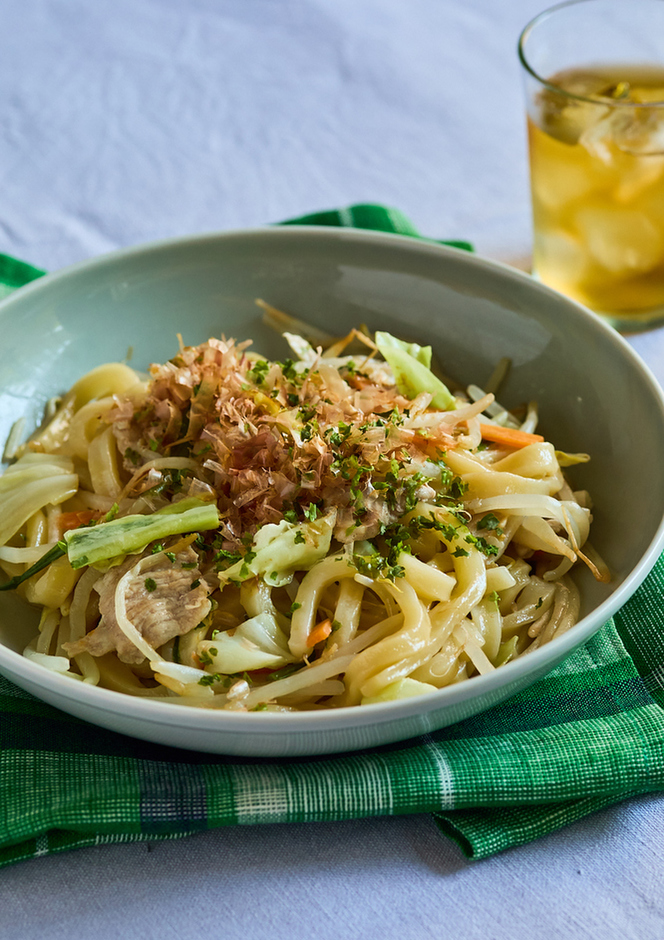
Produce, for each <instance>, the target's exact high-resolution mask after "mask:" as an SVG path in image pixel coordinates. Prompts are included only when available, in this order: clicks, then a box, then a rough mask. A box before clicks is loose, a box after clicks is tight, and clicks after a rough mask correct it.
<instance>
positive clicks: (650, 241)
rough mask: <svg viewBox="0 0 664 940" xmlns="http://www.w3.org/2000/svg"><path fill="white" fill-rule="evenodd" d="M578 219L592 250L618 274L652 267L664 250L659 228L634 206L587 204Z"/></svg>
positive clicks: (606, 265) (592, 253)
mask: <svg viewBox="0 0 664 940" xmlns="http://www.w3.org/2000/svg"><path fill="white" fill-rule="evenodd" d="M575 221H576V226H577V231H578V233H579V237H580V238H581V240H582V241H583V243H584V244H585V245H586V246H587V248H588V251H589V252H590V254H591V255H592V256H593V258H594V259H595V260H596V261H597V262H598V263H599V264H601V265H602V267H603V268H605V269H606V270H607V271H611V272H612V273H614V274H630V273H637V272H643V271H649V270H650V269H651V268H653V267H655V265H656V264H657V263H658V262H659V261H660V259H661V257H662V254H664V239H663V238H662V235H661V233H660V231H659V229H658V228H657V227H656V226H655V225H654V224H653V222H651V220H650V219H649V218H648V217H647V216H646V215H645V214H644V213H642V212H637V211H636V210H634V209H616V208H605V207H601V206H586V207H584V208H582V209H579V210H578V211H577V212H576V213H575Z"/></svg>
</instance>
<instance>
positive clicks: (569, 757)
mask: <svg viewBox="0 0 664 940" xmlns="http://www.w3.org/2000/svg"><path fill="white" fill-rule="evenodd" d="M293 223H299V224H317V225H342V226H356V227H360V228H371V229H377V230H381V231H386V232H398V233H400V234H407V235H411V236H413V237H419V236H418V233H417V232H416V231H415V230H414V229H413V227H412V225H411V224H410V222H409V221H408V220H407V219H406V218H405V217H404V216H403V215H402V214H401V213H399V212H397V211H396V210H394V209H386V208H384V207H381V206H353V207H351V208H349V209H344V210H340V211H331V212H323V213H320V214H317V215H311V216H306V217H305V218H301V219H296V220H292V222H290V223H286V224H293ZM447 244H449V243H447ZM454 244H456V246H457V247H459V248H470V246H469V245H468V244H467V243H465V242H456V243H454ZM42 273H43V272H41V271H38V270H36V269H34V268H31V267H29V266H28V265H25V264H23V263H22V262H17V261H15V260H14V259H11V258H8V257H6V256H0V281H4V283H5V284H6V285H7V286H8V287H9V288H15V287H18V286H19V285H20V283H26V282H27V281H29V280H33V279H34V278H35V277H38V276H39V275H40V274H42ZM663 599H664V556H663V558H661V559H660V560H659V562H658V564H657V565H656V567H655V569H654V570H653V571H652V573H651V574H650V576H649V577H648V578H647V580H646V581H645V582H644V584H643V585H642V586H641V587H640V589H639V590H638V591H637V593H636V594H635V595H634V597H633V598H632V600H631V601H629V603H628V604H626V605H625V607H624V608H623V609H622V610H621V611H620V612H619V613H618V614H617V615H616V616H615V618H614V619H613V620H611V621H610V622H609V623H607V624H606V625H605V626H604V627H603V628H602V629H601V630H600V631H599V632H598V633H597V634H596V635H595V637H594V638H593V639H592V640H591V641H590V642H589V643H588V644H587V645H586V646H585V647H584V648H582V649H580V650H578V651H577V652H576V653H574V654H573V655H571V656H570V657H569V658H568V659H567V660H566V661H565V662H564V663H563V664H562V665H560V666H559V667H558V668H557V669H556V670H554V671H553V672H552V673H550V674H549V675H548V676H547V677H546V678H544V679H542V680H541V681H539V682H538V683H537V684H536V685H534V686H532V687H531V688H530V689H528V690H526V691H525V692H522V693H521V694H519V695H517V696H516V697H514V698H512V699H510V700H509V701H507V702H504V703H503V704H501V705H499V706H497V707H495V708H493V709H491V710H490V711H488V712H485V713H484V714H482V715H478V716H476V717H475V718H472V719H469V720H468V721H464V722H461V723H459V724H457V725H454V726H452V727H450V728H445V729H443V730H442V731H439V732H437V733H435V734H431V735H426V736H425V737H422V738H417V739H415V740H411V741H408V742H405V743H402V744H401V745H395V746H391V747H384V748H378V749H376V750H373V751H365V752H360V753H355V754H351V755H347V756H341V757H339V756H332V757H323V758H315V759H295V760H293V759H291V760H248V759H236V758H225V757H211V756H210V755H206V754H194V753H191V752H186V751H181V750H175V749H170V748H166V747H161V746H158V745H153V744H146V743H144V742H141V741H135V740H133V739H131V738H126V737H123V736H121V735H118V734H114V733H112V732H109V731H104V730H101V729H99V728H96V727H93V726H92V725H89V724H87V723H85V722H83V721H80V720H78V719H76V718H72V717H70V716H69V715H66V714H64V713H63V712H60V711H58V710H56V709H55V708H52V707H50V706H48V705H44V704H42V703H41V702H39V701H37V700H36V699H35V698H33V697H32V696H30V695H28V694H27V693H25V692H23V691H21V690H20V689H17V688H15V687H14V686H12V685H11V684H10V683H9V682H7V681H5V680H2V679H0V715H1V720H0V865H2V864H9V863H10V862H13V861H18V860H19V859H26V858H32V857H37V856H41V855H46V854H49V853H51V852H59V851H62V850H64V849H70V848H75V847H81V846H90V845H100V844H104V843H118V842H136V841H142V840H155V839H172V838H177V837H179V836H185V835H188V834H191V833H195V832H201V831H203V830H205V829H211V828H213V827H215V826H224V825H230V824H251V823H268V822H302V821H315V820H333V819H352V818H357V817H361V816H381V815H393V814H398V813H399V814H401V813H423V812H427V813H433V814H434V815H435V819H436V821H437V823H438V825H439V826H440V828H441V830H442V832H444V833H445V834H446V835H448V836H450V837H451V838H452V839H454V840H455V841H456V842H457V843H458V844H459V845H460V846H461V848H462V850H463V851H464V852H465V853H466V855H467V856H469V857H472V858H483V857H486V856H488V855H491V854H493V853H495V852H498V851H500V850H501V849H505V848H508V847H510V846H515V845H519V844H522V843H524V842H528V841H530V840H531V839H534V838H537V837H538V836H541V835H544V834H546V833H548V832H551V831H553V830H554V829H557V828H558V827H560V826H563V825H565V824H566V823H570V822H572V821H573V820H576V819H579V818H580V817H582V816H584V815H586V814H587V813H590V812H593V811H594V810H597V809H600V808H602V807H604V806H608V805H609V804H611V803H615V802H617V801H619V800H623V799H625V798H626V797H629V796H633V795H635V794H639V793H646V792H649V791H655V790H659V789H662V788H664V751H663V745H664V713H663V711H662V709H663V708H664V637H663V636H662V634H661V631H660V626H661V621H662V612H663V609H664V600H663Z"/></svg>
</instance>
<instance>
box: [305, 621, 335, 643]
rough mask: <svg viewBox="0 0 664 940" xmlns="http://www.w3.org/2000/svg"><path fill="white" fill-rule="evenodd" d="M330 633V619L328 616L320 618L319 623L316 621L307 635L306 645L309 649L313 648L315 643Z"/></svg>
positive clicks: (324, 638)
mask: <svg viewBox="0 0 664 940" xmlns="http://www.w3.org/2000/svg"><path fill="white" fill-rule="evenodd" d="M330 633H332V621H331V620H330V618H329V617H328V619H327V620H321V621H320V623H317V624H316V626H315V627H314V628H313V630H312V631H311V633H310V634H309V636H308V637H307V646H308V647H309V649H313V648H314V646H316V644H317V643H320V642H321V641H322V640H326V639H327V638H328V636H329V635H330Z"/></svg>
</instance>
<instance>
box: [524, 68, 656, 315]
mask: <svg viewBox="0 0 664 940" xmlns="http://www.w3.org/2000/svg"><path fill="white" fill-rule="evenodd" d="M558 89H560V90H558ZM657 102H660V103H661V104H660V105H659V106H658V105H657V104H655V103H657ZM529 112H530V113H529V117H528V131H529V144H530V161H531V183H532V198H533V219H534V257H533V267H534V271H535V273H536V274H537V275H538V276H539V277H540V278H541V280H543V281H544V282H545V283H547V284H549V285H551V286H552V287H555V288H557V289H558V290H560V291H562V292H564V293H566V294H568V295H569V296H571V297H574V298H575V299H577V300H579V301H581V302H582V303H584V304H586V305H587V306H589V307H591V308H592V309H594V310H597V311H602V312H605V313H609V314H617V315H618V316H621V317H623V318H625V317H630V316H634V317H635V318H638V316H639V314H640V313H641V312H642V311H644V310H651V309H652V308H654V307H659V306H662V307H664V67H662V68H649V69H645V68H638V67H636V66H634V67H630V68H627V67H621V68H619V69H611V68H608V67H606V68H596V69H592V70H589V69H583V70H581V69H579V70H568V71H566V72H562V73H559V74H557V75H554V76H552V77H550V78H549V79H548V82H547V84H546V85H544V86H543V87H542V88H541V89H540V91H539V93H538V94H537V95H536V96H535V97H534V98H533V100H532V101H531V105H530V108H529Z"/></svg>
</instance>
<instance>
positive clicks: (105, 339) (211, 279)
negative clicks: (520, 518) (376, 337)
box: [0, 227, 664, 757]
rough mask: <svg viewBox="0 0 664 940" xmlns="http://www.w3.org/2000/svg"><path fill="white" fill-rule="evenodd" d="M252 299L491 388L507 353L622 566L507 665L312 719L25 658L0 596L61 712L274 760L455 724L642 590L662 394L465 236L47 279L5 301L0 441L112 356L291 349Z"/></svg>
mask: <svg viewBox="0 0 664 940" xmlns="http://www.w3.org/2000/svg"><path fill="white" fill-rule="evenodd" d="M256 298H263V299H264V300H266V301H268V302H269V303H271V304H273V305H274V306H276V307H279V308H281V309H283V310H287V311H289V312H290V313H292V314H294V315H296V316H299V317H300V318H302V319H304V320H307V321H309V322H311V323H314V324H317V325H319V326H321V327H324V328H326V329H328V330H330V331H332V332H334V333H338V334H343V333H345V332H346V331H347V330H348V329H349V328H351V327H352V326H355V325H357V324H359V323H367V324H368V325H369V327H371V328H374V329H376V328H380V329H384V330H389V331H391V332H393V333H395V334H397V335H401V336H403V337H405V338H408V339H412V340H416V341H419V342H421V343H427V344H428V343H430V344H431V345H432V346H433V347H434V350H435V352H436V354H437V355H438V358H439V359H440V361H441V362H442V364H443V366H444V369H445V371H446V372H447V373H448V374H450V375H452V376H454V377H455V378H456V379H458V380H459V381H460V382H465V383H469V382H476V383H477V384H482V382H483V381H485V380H486V379H487V377H488V376H489V375H490V374H491V372H492V370H493V367H494V365H495V364H496V362H497V361H498V360H499V359H500V358H501V357H503V356H508V357H509V358H510V359H511V360H512V369H511V372H510V375H509V379H508V382H507V385H506V386H505V388H504V390H502V391H501V395H500V398H501V401H502V402H503V403H504V404H506V405H507V406H513V405H515V404H517V403H519V402H522V401H526V400H531V399H536V400H537V401H538V402H539V406H540V415H541V419H540V430H541V431H543V433H544V434H545V435H546V437H547V438H548V439H550V440H552V441H554V442H555V444H556V446H557V447H559V448H560V449H563V450H567V451H580V450H582V451H586V452H588V453H590V454H591V455H592V460H591V462H590V463H589V464H587V465H585V466H582V467H577V468H575V473H574V475H573V483H574V486H575V487H578V488H586V489H588V490H590V492H591V493H592V496H593V500H594V503H595V512H594V515H595V518H594V523H593V532H592V539H593V543H594V544H595V546H596V547H597V549H598V550H599V551H600V553H601V554H602V556H603V557H604V558H605V560H606V561H607V563H608V564H609V566H610V569H611V572H612V581H611V583H610V584H608V585H607V584H599V583H597V582H595V581H594V580H593V578H592V577H591V576H590V575H589V573H588V572H587V571H582V572H580V573H579V576H578V577H579V586H580V589H581V594H582V611H581V613H582V619H581V620H580V622H579V623H578V624H577V625H576V626H575V627H574V628H573V629H572V630H570V631H569V632H568V633H567V634H565V635H564V636H562V637H560V638H559V639H557V640H554V641H553V642H552V643H550V644H548V645H546V646H544V647H542V648H541V649H539V650H537V651H536V652H534V653H532V654H530V655H528V656H526V657H524V658H522V659H519V660H516V661H515V662H513V663H510V664H508V665H506V666H504V667H502V668H501V669H498V670H496V671H495V672H493V673H491V674H489V675H485V676H481V677H476V678H473V679H471V680H469V681H466V682H462V683H460V684H458V685H455V686H451V687H449V688H445V689H442V690H440V691H439V692H437V693H435V694H432V695H428V696H422V697H418V698H415V699H407V700H403V701H398V702H393V703H385V704H380V705H373V706H369V707H359V708H346V709H338V710H332V711H329V712H310V713H306V712H304V713H292V714H290V713H287V714H284V713H276V714H266V713H264V712H263V713H261V712H257V713H249V714H247V713H245V714H241V713H240V714H238V713H229V712H223V711H221V712H209V711H206V710H198V709H195V708H186V707H183V706H181V705H178V704H176V703H173V702H168V701H154V700H149V701H148V700H143V699H137V698H134V697H130V696H125V695H122V694H120V693H116V692H111V691H107V690H104V689H99V688H94V687H91V686H87V685H83V684H82V683H78V682H75V681H73V680H71V679H68V678H67V677H63V676H59V675H57V674H54V673H52V672H49V671H47V670H45V669H43V668H42V667H40V666H38V665H36V664H34V663H32V662H30V661H28V660H27V659H25V658H24V657H22V656H21V655H20V653H21V650H22V649H23V647H24V645H25V644H26V642H27V641H28V639H29V638H30V637H31V636H32V635H33V633H34V630H35V624H36V620H37V617H36V612H35V611H34V610H31V609H30V608H28V607H27V606H26V605H24V604H22V602H20V601H19V600H18V599H17V598H16V597H14V596H10V595H9V594H8V593H5V594H2V595H0V672H2V673H3V674H4V675H5V676H6V677H7V678H8V679H10V680H11V681H12V682H14V683H15V684H16V685H18V686H21V687H22V688H23V689H25V690H27V691H29V692H31V693H33V694H34V695H36V696H38V697H39V698H41V699H43V700H45V701H47V702H49V703H51V704H52V705H55V706H57V707H59V708H61V709H63V710H64V711H67V712H70V713H72V714H74V715H77V716H78V717H80V718H84V719H86V720H87V721H90V722H93V723H95V724H98V725H101V726H103V727H106V728H110V729H113V730H115V731H120V732H123V733H125V734H129V735H132V736H134V737H137V738H142V739H145V740H149V741H154V742H158V743H162V744H167V745H173V746H176V747H181V748H188V749H193V750H200V751H208V752H213V753H222V754H224V753H225V754H233V755H251V756H262V757H276V756H289V755H313V754H321V753H332V752H340V751H351V750H355V749H358V748H365V747H372V746H377V745H384V744H389V743H391V742H394V741H400V740H404V739H406V738H411V737H414V736H417V735H420V734H423V733H425V732H430V731H432V730H435V729H438V728H441V727H443V726H445V725H449V724H452V723H454V722H456V721H459V720H460V719H463V718H467V717H469V716H471V715H473V714H476V713H477V712H480V711H482V710H484V709H486V708H488V707H490V706H492V705H495V704H496V703H498V702H499V701H501V700H503V699H505V698H506V697H508V696H510V695H513V694H514V693H516V692H518V691H519V690H521V689H523V688H525V687H526V686H528V685H530V684H531V683H533V682H534V681H535V680H536V679H538V678H539V677H540V676H542V675H544V674H545V673H547V672H549V671H550V670H551V669H552V668H553V667H554V666H556V665H557V664H558V663H559V662H561V661H562V660H563V659H564V658H565V657H566V656H568V655H569V654H570V653H571V652H572V651H573V650H574V649H575V648H577V647H578V646H580V645H581V644H583V643H585V642H586V641H587V640H588V639H589V638H590V637H591V636H592V634H593V633H594V632H595V631H596V630H597V629H599V627H601V625H602V624H603V623H605V621H606V620H607V619H608V618H609V617H610V616H611V614H612V613H614V612H615V611H616V610H617V609H618V608H619V607H620V606H621V605H622V604H623V603H624V602H625V601H626V600H627V599H628V597H629V596H630V595H631V594H632V593H633V591H634V590H635V589H636V588H637V587H638V585H639V583H640V582H641V581H642V580H643V578H644V577H645V575H646V574H647V572H648V571H649V569H650V568H651V567H652V565H653V564H654V562H655V560H656V558H657V557H658V554H659V552H660V551H661V550H662V547H663V543H664V526H663V522H662V520H663V516H664V487H662V467H663V466H664V403H663V399H662V394H661V392H660V390H659V388H658V386H657V383H656V382H655V380H654V379H653V378H652V377H651V375H650V373H649V372H648V370H647V369H646V368H645V366H644V365H643V364H642V363H641V361H640V360H639V359H638V357H637V356H636V355H635V354H634V353H633V352H632V350H631V348H630V347H629V346H628V344H627V343H626V342H625V341H624V340H623V339H622V338H621V337H620V336H619V335H618V334H617V333H615V332H613V331H612V330H611V329H610V328H609V327H607V326H605V325H604V324H603V323H602V322H600V321H599V320H598V319H597V318H595V317H594V316H593V315H592V314H590V313H589V312H588V311H586V310H585V309H584V308H582V307H580V306H579V305H577V304H575V303H573V302H572V301H570V300H567V299H565V298H564V297H562V296H561V295H559V294H557V293H555V292H554V291H552V290H550V289H548V288H546V287H544V286H542V285H540V284H538V283H537V282H536V281H534V280H533V279H531V278H530V277H529V276H527V275H525V274H521V273H520V272H518V271H515V270H512V269H510V268H507V267H505V266H502V265H499V264H496V263H493V262H490V261H487V260H484V259H482V258H479V257H475V256H473V255H471V254H468V253H466V252H462V251H460V250H457V249H452V248H450V249H447V248H443V247H440V246H439V245H436V244H433V243H428V242H420V241H416V240H414V239H408V238H403V237H400V236H393V235H380V234H375V233H370V232H360V231H350V230H341V229H318V228H308V227H307V228H302V227H301V228H298V227H286V228H270V229H259V230H252V231H239V232H229V233H224V234H214V235H206V236H200V237H191V238H183V239H178V240H174V241H167V242H160V243H158V244H152V245H147V246H144V247H138V248H132V249H128V250H124V251H120V252H117V253H114V254H112V255H108V256H106V257H102V258H99V259H95V260H93V261H88V262H84V263H81V264H78V265H75V266H73V267H71V268H68V269H67V270H64V271H60V272H58V273H57V274H52V275H49V276H47V277H44V278H42V279H40V280H38V281H36V282H34V283H33V284H30V285H28V286H27V287H24V288H22V289H21V290H19V291H17V292H16V293H15V294H13V295H10V296H9V297H8V298H7V299H5V300H4V301H3V302H2V303H1V304H0V330H1V333H2V357H1V361H0V438H1V439H4V438H5V437H6V435H7V433H8V431H9V429H10V427H11V425H12V423H13V422H14V421H15V420H16V419H17V418H19V417H21V416H25V417H26V419H27V422H28V426H30V427H32V426H35V425H36V424H37V423H38V422H39V420H40V418H41V414H42V410H43V407H44V404H45V402H46V401H47V400H48V399H49V398H50V397H51V396H53V395H55V394H57V393H60V392H62V391H64V390H65V389H66V388H67V387H68V386H69V385H70V384H71V383H72V382H73V381H74V380H75V379H76V378H77V377H78V376H80V375H81V374H82V373H84V372H85V371H87V370H88V369H90V368H92V367H93V366H95V365H98V364H100V363H102V362H107V361H110V360H124V359H126V358H127V357H129V358H130V360H131V363H132V365H134V366H135V367H137V368H139V369H140V368H145V367H146V366H147V365H148V364H149V363H150V362H162V361H165V360H166V359H168V358H170V357H171V356H172V355H173V354H174V352H175V351H176V349H177V338H176V335H177V334H178V333H180V334H182V336H183V339H184V341H185V343H188V344H195V343H199V342H202V341H204V340H206V339H207V338H208V337H209V336H219V335H221V334H222V333H223V334H225V335H226V336H234V337H236V338H238V339H245V338H252V339H253V340H254V348H255V349H256V350H259V351H261V352H263V353H265V354H267V355H271V356H279V357H283V356H284V355H285V354H286V348H285V345H284V343H283V340H282V339H281V337H279V336H277V335H275V334H274V333H273V332H271V331H270V330H269V329H268V328H266V327H265V326H264V325H263V324H262V322H261V310H260V309H259V308H258V307H257V306H256V304H255V300H256Z"/></svg>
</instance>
